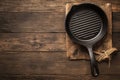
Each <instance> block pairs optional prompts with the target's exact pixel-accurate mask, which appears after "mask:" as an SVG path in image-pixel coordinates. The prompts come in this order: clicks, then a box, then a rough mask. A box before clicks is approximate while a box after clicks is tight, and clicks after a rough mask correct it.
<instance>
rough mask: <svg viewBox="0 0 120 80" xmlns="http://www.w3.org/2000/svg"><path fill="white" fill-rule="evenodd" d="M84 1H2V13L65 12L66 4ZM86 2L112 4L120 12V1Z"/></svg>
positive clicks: (91, 0) (89, 0) (94, 0)
mask: <svg viewBox="0 0 120 80" xmlns="http://www.w3.org/2000/svg"><path fill="white" fill-rule="evenodd" d="M80 1H83V0H4V1H3V0H0V11H6V12H41V11H47V12H49V11H50V12H51V11H58V12H64V10H65V8H64V6H65V3H66V2H80ZM85 2H96V3H108V2H109V3H112V5H113V6H112V10H113V11H114V12H119V11H120V1H119V0H99V1H98V0H85Z"/></svg>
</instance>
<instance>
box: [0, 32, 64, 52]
mask: <svg viewBox="0 0 120 80" xmlns="http://www.w3.org/2000/svg"><path fill="white" fill-rule="evenodd" d="M64 42H65V33H0V51H65V43H64Z"/></svg>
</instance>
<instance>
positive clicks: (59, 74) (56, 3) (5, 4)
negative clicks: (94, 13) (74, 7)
mask: <svg viewBox="0 0 120 80" xmlns="http://www.w3.org/2000/svg"><path fill="white" fill-rule="evenodd" d="M80 1H83V0H0V80H120V52H118V53H116V54H115V55H114V56H113V57H112V62H111V67H110V68H108V63H105V62H102V63H100V64H99V69H100V76H99V77H97V78H94V77H91V74H90V68H89V61H84V60H82V61H69V60H68V59H67V57H66V47H65V46H66V43H65V38H66V36H65V30H64V20H65V4H66V3H67V2H80ZM85 1H91V2H92V1H93V2H98V3H99V2H102V3H106V2H110V3H112V14H113V46H114V47H116V48H118V49H120V25H119V24H120V0H85Z"/></svg>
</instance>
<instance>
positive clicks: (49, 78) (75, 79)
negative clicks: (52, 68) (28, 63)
mask: <svg viewBox="0 0 120 80" xmlns="http://www.w3.org/2000/svg"><path fill="white" fill-rule="evenodd" d="M0 79H2V80H113V79H115V80H119V79H120V76H119V75H101V76H99V77H95V78H94V77H91V75H78V76H73V75H70V76H69V75H29V76H28V75H27V76H25V75H11V76H9V75H5V76H0Z"/></svg>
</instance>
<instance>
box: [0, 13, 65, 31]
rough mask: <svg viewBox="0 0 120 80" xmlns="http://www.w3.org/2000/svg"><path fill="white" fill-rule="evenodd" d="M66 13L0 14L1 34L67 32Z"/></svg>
mask: <svg viewBox="0 0 120 80" xmlns="http://www.w3.org/2000/svg"><path fill="white" fill-rule="evenodd" d="M64 17H65V16H64V13H58V12H56V13H54V12H40V13H39V12H0V32H65V30H64Z"/></svg>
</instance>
